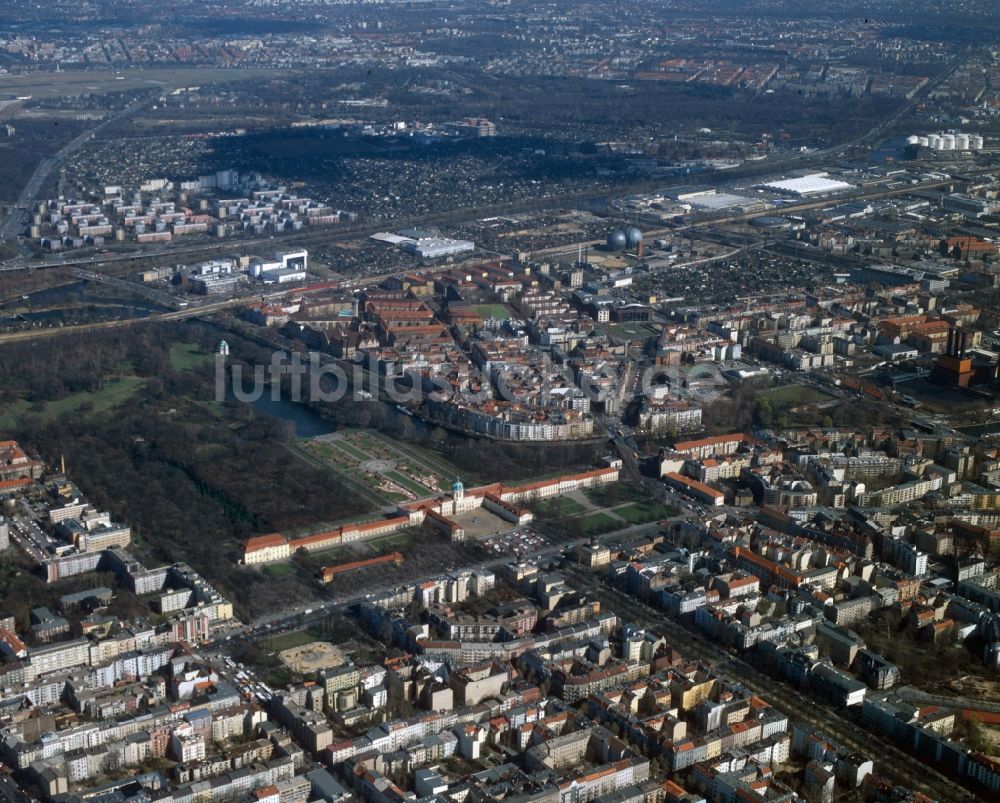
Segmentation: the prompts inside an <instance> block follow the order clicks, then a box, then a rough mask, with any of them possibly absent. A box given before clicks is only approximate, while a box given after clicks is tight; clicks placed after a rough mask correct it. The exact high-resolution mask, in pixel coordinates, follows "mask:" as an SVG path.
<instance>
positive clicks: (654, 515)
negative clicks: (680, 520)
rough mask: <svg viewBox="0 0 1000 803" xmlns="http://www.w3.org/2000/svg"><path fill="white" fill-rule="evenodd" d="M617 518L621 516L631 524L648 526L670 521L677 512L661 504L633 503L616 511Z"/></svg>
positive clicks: (617, 508)
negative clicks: (651, 523) (660, 521)
mask: <svg viewBox="0 0 1000 803" xmlns="http://www.w3.org/2000/svg"><path fill="white" fill-rule="evenodd" d="M614 513H615V515H616V516H621V517H622V518H623V519H625V521H627V522H629V524H646V523H647V522H650V521H659V520H660V519H668V518H670V517H671V516H676V515H677V510H676V509H675V508H672V507H670V506H669V505H662V504H660V503H659V502H652V501H649V502H633V503H632V504H629V505H625V506H624V507H616V508H615V509H614Z"/></svg>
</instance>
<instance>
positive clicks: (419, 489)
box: [385, 471, 433, 496]
mask: <svg viewBox="0 0 1000 803" xmlns="http://www.w3.org/2000/svg"><path fill="white" fill-rule="evenodd" d="M385 476H387V477H388V478H389V479H390V480H392V481H393V482H396V483H398V484H399V485H402V486H403V487H404V488H406V490H408V491H411V492H412V493H415V494H416V495H417V496H430V495H431V494H432V493H433V491H432V490H431V489H430V488H425V487H424V486H423V485H421V484H420V483H419V482H414V481H413V480H411V479H410V478H409V477H406V476H403V475H402V474H400V473H399V472H398V471H390V472H389V473H388V474H386V475H385Z"/></svg>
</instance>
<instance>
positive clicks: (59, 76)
mask: <svg viewBox="0 0 1000 803" xmlns="http://www.w3.org/2000/svg"><path fill="white" fill-rule="evenodd" d="M281 74H282V71H280V70H261V69H254V70H223V69H217V68H212V67H197V68H195V67H192V68H190V69H185V68H184V67H149V68H146V67H131V68H124V69H121V70H114V71H112V70H93V71H91V70H68V71H66V72H58V73H57V72H34V73H28V74H26V75H0V93H4V94H11V95H18V96H21V95H31V96H32V98H58V97H65V96H67V95H89V94H104V93H107V92H124V91H127V90H133V89H169V88H175V87H182V86H204V85H205V84H211V83H213V82H217V81H249V80H252V79H255V78H262V77H268V76H276V75H281Z"/></svg>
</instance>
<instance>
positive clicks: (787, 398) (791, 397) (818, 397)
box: [760, 385, 833, 407]
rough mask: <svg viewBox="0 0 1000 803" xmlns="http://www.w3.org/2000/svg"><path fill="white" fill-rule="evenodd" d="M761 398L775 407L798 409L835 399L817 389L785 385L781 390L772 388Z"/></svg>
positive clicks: (762, 394)
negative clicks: (804, 405) (803, 405)
mask: <svg viewBox="0 0 1000 803" xmlns="http://www.w3.org/2000/svg"><path fill="white" fill-rule="evenodd" d="M760 396H761V398H764V399H767V400H768V401H770V402H771V404H772V405H773V406H775V407H777V406H781V407H796V406H798V405H800V404H815V403H816V402H821V401H828V400H830V399H832V398H833V396H831V395H830V394H829V393H824V392H823V391H821V390H817V389H816V388H811V387H807V386H806V385H784V386H783V387H780V388H772V389H771V390H768V391H765V392H764V393H761V394H760Z"/></svg>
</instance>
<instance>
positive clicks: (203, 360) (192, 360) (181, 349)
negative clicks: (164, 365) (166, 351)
mask: <svg viewBox="0 0 1000 803" xmlns="http://www.w3.org/2000/svg"><path fill="white" fill-rule="evenodd" d="M214 359H215V357H214V355H212V354H209V353H208V352H207V351H205V350H204V349H203V348H202V347H201V346H199V345H198V344H197V343H174V345H172V346H171V347H170V365H171V367H172V368H173V369H174V370H175V371H190V370H191V369H192V368H198V367H200V366H202V365H208V364H209V363H210V362H212V361H213V360H214Z"/></svg>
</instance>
